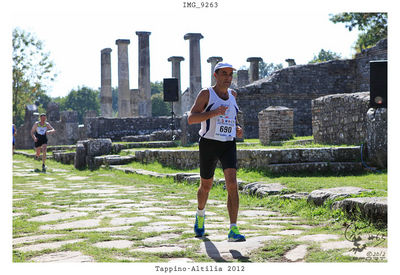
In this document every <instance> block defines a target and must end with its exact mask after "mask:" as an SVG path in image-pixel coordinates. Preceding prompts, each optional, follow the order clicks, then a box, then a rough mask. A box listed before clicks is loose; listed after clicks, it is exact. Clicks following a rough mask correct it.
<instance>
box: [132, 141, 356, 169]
mask: <svg viewBox="0 0 400 275" xmlns="http://www.w3.org/2000/svg"><path fill="white" fill-rule="evenodd" d="M135 156H136V159H137V161H140V162H142V163H150V162H154V161H158V162H160V163H161V164H162V165H165V166H169V167H176V168H178V169H194V168H197V167H198V165H199V152H198V150H156V149H155V150H144V151H141V150H140V151H135ZM360 156H361V154H360V146H352V147H324V148H293V149H238V150H237V160H238V166H239V167H240V168H249V169H265V168H266V167H269V169H271V170H276V171H277V172H279V171H281V170H282V171H283V172H285V171H286V170H287V171H296V170H298V171H302V170H304V169H306V170H310V171H315V169H316V168H317V169H320V170H321V171H338V172H340V171H346V170H350V171H359V170H362V166H361V163H359V162H358V161H360V160H361V158H360ZM298 163H305V164H304V165H303V164H301V165H300V166H296V165H295V164H298ZM307 163H311V164H310V165H309V166H310V167H307V165H306V164H307ZM313 163H314V164H313ZM317 163H318V164H317ZM283 164H288V165H286V166H285V165H283ZM290 164H294V165H290ZM328 164H329V165H328ZM218 165H219V164H218ZM274 165H276V166H274ZM328 168H329V169H328Z"/></svg>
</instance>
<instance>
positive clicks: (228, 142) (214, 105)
mask: <svg viewBox="0 0 400 275" xmlns="http://www.w3.org/2000/svg"><path fill="white" fill-rule="evenodd" d="M234 70H236V69H234V68H233V67H232V65H230V64H228V63H222V62H219V63H217V65H216V66H215V68H214V77H215V79H216V84H215V86H213V87H209V88H207V89H203V90H201V91H200V93H199V94H198V95H197V98H196V101H195V103H194V104H193V106H192V108H191V110H190V113H189V116H188V123H189V124H194V123H201V129H200V131H199V135H200V141H199V151H200V187H199V189H198V191H197V202H198V206H197V213H196V221H195V225H194V232H195V234H196V236H197V237H202V236H204V234H205V225H204V220H205V206H206V203H207V199H208V193H209V192H210V189H211V187H212V184H213V179H214V171H215V167H216V165H217V161H218V160H220V162H221V164H222V168H223V171H224V176H225V185H226V190H227V191H228V201H227V207H228V213H229V219H230V230H229V233H228V241H231V242H232V241H233V242H236V241H245V240H246V239H245V237H244V236H243V235H241V234H240V233H239V229H238V227H237V224H236V222H237V215H238V211H239V193H238V185H237V180H236V169H237V165H236V163H237V160H236V141H235V138H236V136H237V137H238V138H241V137H242V135H243V131H242V128H241V127H240V126H239V125H238V124H237V123H236V119H237V113H238V110H239V108H238V106H237V104H236V92H235V91H233V90H231V89H230V88H229V87H230V85H231V82H232V75H233V71H234Z"/></svg>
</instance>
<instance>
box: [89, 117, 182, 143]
mask: <svg viewBox="0 0 400 275" xmlns="http://www.w3.org/2000/svg"><path fill="white" fill-rule="evenodd" d="M180 119H181V118H180V117H175V119H174V121H175V129H179V128H180V127H179V125H180ZM84 123H85V128H86V136H87V138H110V139H111V140H112V141H121V138H122V137H125V136H136V135H149V134H151V133H153V132H155V131H160V130H168V129H170V123H171V117H166V116H165V117H133V118H105V117H96V118H85V122H84Z"/></svg>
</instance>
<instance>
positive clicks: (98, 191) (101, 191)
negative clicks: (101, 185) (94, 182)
mask: <svg viewBox="0 0 400 275" xmlns="http://www.w3.org/2000/svg"><path fill="white" fill-rule="evenodd" d="M113 193H117V190H107V189H83V190H79V191H75V192H72V194H113Z"/></svg>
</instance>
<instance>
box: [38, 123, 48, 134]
mask: <svg viewBox="0 0 400 275" xmlns="http://www.w3.org/2000/svg"><path fill="white" fill-rule="evenodd" d="M36 132H37V133H38V134H39V135H42V136H44V135H45V134H46V132H47V122H45V123H44V125H41V124H40V122H38V124H37V128H36Z"/></svg>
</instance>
